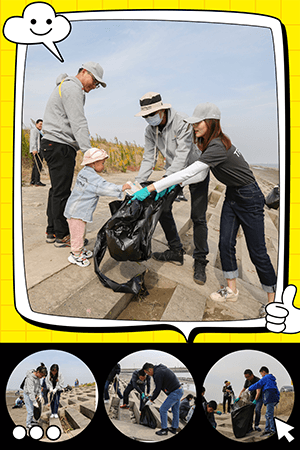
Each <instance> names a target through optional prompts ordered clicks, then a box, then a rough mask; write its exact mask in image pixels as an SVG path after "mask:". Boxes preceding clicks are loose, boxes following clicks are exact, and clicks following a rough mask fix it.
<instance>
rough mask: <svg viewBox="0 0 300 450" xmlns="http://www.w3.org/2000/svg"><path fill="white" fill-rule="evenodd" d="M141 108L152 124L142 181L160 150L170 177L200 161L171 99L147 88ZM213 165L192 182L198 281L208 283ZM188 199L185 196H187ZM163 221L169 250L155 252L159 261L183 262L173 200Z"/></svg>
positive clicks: (196, 276) (147, 175)
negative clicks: (208, 212)
mask: <svg viewBox="0 0 300 450" xmlns="http://www.w3.org/2000/svg"><path fill="white" fill-rule="evenodd" d="M140 107H141V110H140V112H138V113H137V114H136V116H137V117H143V118H144V119H145V120H146V122H147V124H148V126H147V127H146V130H145V150H144V156H143V161H142V163H141V167H140V170H139V173H138V176H137V177H136V181H138V182H139V183H141V182H145V181H147V180H148V178H149V176H150V175H151V173H152V171H153V169H154V167H155V165H156V162H157V157H158V152H159V151H160V153H161V154H162V155H163V157H164V160H165V169H166V175H165V176H166V177H168V176H169V175H171V174H173V173H175V172H178V170H181V169H184V168H185V167H186V166H188V165H189V164H191V163H193V162H194V161H196V160H197V159H198V158H199V156H200V152H199V150H198V149H197V147H196V146H195V145H194V144H193V140H192V137H193V136H192V131H193V130H192V127H190V126H189V125H187V124H186V122H185V121H184V118H185V117H186V115H183V114H181V113H179V112H177V111H175V109H174V108H172V105H170V104H169V103H163V101H162V98H161V95H160V94H159V93H157V92H147V94H145V95H143V97H141V98H140ZM208 172H209V169H207V171H206V173H205V175H203V176H201V177H200V179H198V178H197V179H194V181H193V182H191V183H190V186H189V188H190V194H191V219H192V221H193V229H194V245H195V250H194V253H193V258H194V281H195V282H196V283H197V284H204V283H205V281H206V273H205V270H206V265H207V263H208V261H207V259H206V256H207V254H208V251H209V250H208V244H207V223H206V210H207V202H208V197H207V194H208V184H209V175H208ZM183 199H184V197H183ZM159 223H160V224H161V226H162V229H163V231H164V233H165V236H166V239H167V242H168V246H169V248H168V250H166V251H164V252H154V253H153V254H152V257H153V258H154V259H156V260H157V261H168V262H172V263H173V264H178V265H182V264H183V262H184V258H183V255H184V250H183V247H182V243H181V241H180V238H179V235H178V232H177V227H176V223H175V221H174V218H173V214H172V204H171V205H170V207H169V209H168V210H167V211H163V213H162V214H161V216H160V219H159Z"/></svg>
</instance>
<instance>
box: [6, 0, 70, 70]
mask: <svg viewBox="0 0 300 450" xmlns="http://www.w3.org/2000/svg"><path fill="white" fill-rule="evenodd" d="M70 32H71V24H70V22H69V21H68V19H67V18H66V17H64V16H62V15H58V14H56V12H55V10H54V9H53V8H52V6H50V5H49V4H48V3H43V2H36V3H31V4H29V5H28V6H26V8H25V9H24V11H23V15H22V17H17V16H14V17H10V18H9V19H7V21H6V22H5V24H4V26H3V34H4V36H5V37H6V39H7V40H9V41H11V42H15V43H18V44H28V45H30V44H44V45H45V46H46V47H47V48H48V50H50V51H51V52H52V53H53V54H54V56H56V57H57V58H58V59H59V60H60V61H62V62H63V58H62V56H61V54H60V52H59V50H58V48H57V47H56V45H55V42H60V41H62V40H63V39H65V38H66V37H67V36H68V35H69V34H70Z"/></svg>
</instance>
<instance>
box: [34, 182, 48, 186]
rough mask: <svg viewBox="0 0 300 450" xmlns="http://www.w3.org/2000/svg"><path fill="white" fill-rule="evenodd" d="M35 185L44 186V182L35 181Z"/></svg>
mask: <svg viewBox="0 0 300 450" xmlns="http://www.w3.org/2000/svg"><path fill="white" fill-rule="evenodd" d="M35 185H36V186H46V185H45V184H44V183H42V182H41V181H38V182H37V183H35Z"/></svg>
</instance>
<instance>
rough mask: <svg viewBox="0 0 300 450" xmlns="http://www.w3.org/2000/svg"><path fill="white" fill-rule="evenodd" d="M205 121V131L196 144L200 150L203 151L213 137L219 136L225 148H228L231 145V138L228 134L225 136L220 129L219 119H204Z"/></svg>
mask: <svg viewBox="0 0 300 450" xmlns="http://www.w3.org/2000/svg"><path fill="white" fill-rule="evenodd" d="M205 123H206V125H207V132H206V133H205V135H204V136H202V138H201V139H200V140H198V142H197V145H198V147H199V149H200V150H201V151H202V152H205V150H206V149H207V147H208V146H209V144H210V142H211V141H212V140H213V139H216V138H220V139H221V141H222V142H223V144H224V146H225V148H226V150H229V149H230V147H231V140H230V139H229V137H228V136H226V135H225V134H224V133H223V131H222V129H221V124H220V120H219V119H205ZM194 136H195V131H194Z"/></svg>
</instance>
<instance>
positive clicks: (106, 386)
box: [104, 380, 123, 400]
mask: <svg viewBox="0 0 300 450" xmlns="http://www.w3.org/2000/svg"><path fill="white" fill-rule="evenodd" d="M110 383H111V381H109V380H106V381H105V385H104V400H109V392H108V388H109V385H110ZM114 388H115V391H116V393H117V394H118V397H119V398H120V399H122V398H123V395H122V393H121V391H120V389H119V385H118V387H117V383H116V382H115V381H114Z"/></svg>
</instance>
